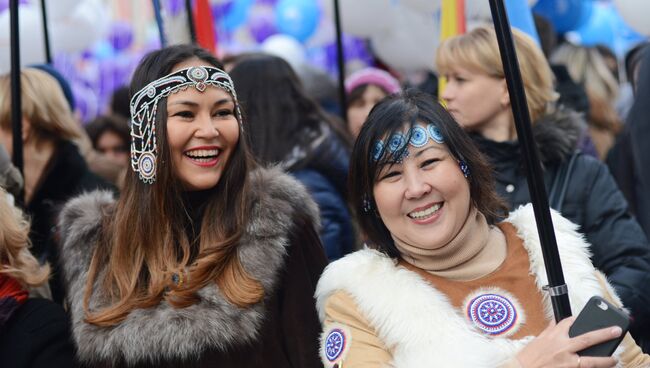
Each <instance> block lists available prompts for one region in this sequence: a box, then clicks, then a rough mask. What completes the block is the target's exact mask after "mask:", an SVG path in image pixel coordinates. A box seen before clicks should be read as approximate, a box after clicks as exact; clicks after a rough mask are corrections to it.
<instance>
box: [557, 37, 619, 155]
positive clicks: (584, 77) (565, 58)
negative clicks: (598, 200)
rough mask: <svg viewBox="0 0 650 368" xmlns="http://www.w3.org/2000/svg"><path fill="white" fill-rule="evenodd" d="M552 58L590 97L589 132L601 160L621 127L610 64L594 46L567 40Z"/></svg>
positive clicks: (616, 86) (616, 93) (617, 89)
mask: <svg viewBox="0 0 650 368" xmlns="http://www.w3.org/2000/svg"><path fill="white" fill-rule="evenodd" d="M551 61H552V62H554V63H558V64H564V65H566V67H567V69H568V70H569V74H570V75H571V78H573V80H574V81H575V82H576V83H579V84H582V85H583V86H584V87H585V90H586V92H587V97H588V98H589V114H588V116H587V121H588V123H589V134H590V135H591V139H592V140H593V141H594V144H595V145H596V150H597V151H598V155H599V156H600V159H601V160H604V159H605V157H606V156H607V152H609V149H610V148H611V147H612V146H613V145H614V141H615V139H616V135H617V134H618V132H619V131H620V129H621V121H620V118H619V116H618V114H617V113H616V108H615V106H614V102H615V101H616V99H617V98H618V93H619V85H618V80H617V79H616V74H614V73H613V70H612V69H613V68H612V66H611V65H608V64H607V59H605V57H604V56H603V53H601V52H600V51H599V50H598V49H597V48H596V47H584V46H576V45H572V44H569V43H565V44H563V45H561V46H560V47H558V48H557V49H556V50H555V52H554V53H553V55H552V56H551ZM614 69H615V68H614Z"/></svg>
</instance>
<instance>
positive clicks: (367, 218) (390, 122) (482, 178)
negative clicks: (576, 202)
mask: <svg viewBox="0 0 650 368" xmlns="http://www.w3.org/2000/svg"><path fill="white" fill-rule="evenodd" d="M418 123H421V124H425V125H426V124H434V125H435V126H436V127H438V129H439V130H440V133H442V136H443V137H444V138H445V145H446V146H447V149H448V150H449V153H450V154H451V155H452V156H453V157H454V158H455V159H456V160H459V161H461V160H462V161H465V163H466V164H467V166H468V167H469V170H470V173H471V174H470V176H469V178H468V180H469V189H470V198H471V201H472V204H473V205H474V206H475V207H476V208H477V209H478V210H479V211H480V212H481V213H483V215H485V217H486V219H487V221H488V223H489V224H494V223H495V222H496V221H498V220H499V219H500V218H501V217H502V216H504V215H506V214H507V207H506V206H505V204H504V202H503V200H502V199H501V198H500V197H499V196H498V194H497V193H496V191H495V189H494V178H493V172H492V169H491V167H490V165H489V164H488V162H487V160H486V159H485V158H484V157H483V155H482V154H481V153H480V152H479V150H478V148H477V147H476V146H475V145H474V143H473V142H472V140H471V138H470V137H469V136H468V135H467V133H465V132H464V131H463V129H462V128H461V127H460V125H458V123H456V122H455V121H454V119H453V118H452V116H451V115H450V114H449V113H448V112H447V110H445V108H444V107H442V106H441V105H440V104H439V103H438V102H436V101H434V100H433V99H432V98H431V96H430V95H428V94H425V93H422V92H418V91H416V90H407V91H406V92H403V93H400V94H397V95H392V96H388V97H385V98H384V99H383V100H381V101H380V102H379V103H378V104H377V105H375V107H373V109H372V110H371V111H370V114H369V115H368V118H367V120H366V122H365V124H363V127H362V128H361V132H360V133H359V136H358V137H357V141H356V143H355V145H354V148H353V150H352V158H351V161H350V174H349V175H348V177H349V187H350V196H351V198H352V207H353V209H354V211H355V212H356V215H357V219H358V221H359V224H360V226H361V229H362V230H363V231H364V232H365V234H366V235H367V236H368V238H369V240H370V241H371V243H373V244H375V245H376V246H377V247H379V249H381V250H382V251H383V252H385V253H386V254H388V255H389V256H391V257H398V256H399V252H398V250H397V248H396V247H395V244H394V243H393V238H392V237H391V235H390V232H389V231H388V229H387V228H386V225H384V223H383V221H382V220H381V218H380V217H379V216H378V215H377V213H376V210H374V209H376V205H375V200H374V196H373V188H374V186H375V182H376V180H377V176H378V175H379V171H380V170H381V167H382V166H383V165H384V164H387V163H388V164H389V163H390V162H395V161H396V157H399V156H401V155H402V154H403V152H400V150H397V151H396V152H393V153H390V152H389V151H388V150H384V153H383V154H382V155H381V156H380V157H379V158H378V159H377V160H375V159H374V158H373V155H374V154H375V152H373V148H374V147H375V142H377V141H378V140H381V139H384V138H385V137H387V136H392V135H393V134H394V133H395V132H398V131H403V130H404V127H405V125H406V126H409V128H410V127H413V126H414V125H415V124H418ZM405 138H406V141H407V142H408V141H409V140H410V138H411V137H410V136H407V137H405ZM407 146H408V145H406V146H405V147H404V148H402V150H405V149H408V148H407ZM364 202H365V203H364Z"/></svg>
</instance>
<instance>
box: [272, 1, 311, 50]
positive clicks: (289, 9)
mask: <svg viewBox="0 0 650 368" xmlns="http://www.w3.org/2000/svg"><path fill="white" fill-rule="evenodd" d="M319 19H320V9H319V7H318V3H317V2H316V1H313V0H280V2H278V4H277V5H276V7H275V22H276V27H277V29H278V30H279V31H280V33H284V34H286V35H289V36H292V37H294V38H295V39H297V40H298V41H300V42H304V41H306V40H307V39H308V38H309V37H310V36H311V35H312V34H313V33H314V31H315V30H316V28H318V22H319Z"/></svg>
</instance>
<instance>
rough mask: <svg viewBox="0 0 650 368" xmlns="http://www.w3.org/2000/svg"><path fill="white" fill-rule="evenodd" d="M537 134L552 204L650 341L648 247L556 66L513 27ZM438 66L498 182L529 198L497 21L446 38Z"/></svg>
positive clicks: (510, 195) (458, 115) (511, 195)
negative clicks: (561, 96) (556, 77)
mask: <svg viewBox="0 0 650 368" xmlns="http://www.w3.org/2000/svg"><path fill="white" fill-rule="evenodd" d="M513 36H514V41H515V47H516V49H517V57H518V59H519V65H520V69H521V75H522V78H523V82H524V87H525V89H526V99H527V102H528V108H529V112H530V116H531V120H532V121H533V136H534V139H535V141H536V143H537V146H538V147H539V153H540V160H541V161H542V165H543V168H544V183H545V186H546V190H547V193H549V197H550V200H549V202H550V204H551V206H552V207H553V208H554V209H556V210H557V211H559V212H561V213H562V215H563V216H564V217H566V218H568V219H569V220H571V221H572V222H573V223H575V224H577V225H579V226H580V230H581V232H582V233H584V234H585V236H586V238H587V240H588V241H589V243H590V244H591V248H590V250H591V252H592V254H593V256H592V258H591V260H592V262H593V264H594V266H595V267H596V268H597V269H599V270H600V271H602V272H603V273H605V274H606V275H607V276H608V278H609V281H610V282H611V283H612V285H613V286H614V288H615V289H616V291H617V292H618V294H619V296H620V297H621V299H622V300H623V304H624V305H625V306H626V307H627V308H629V309H630V310H631V312H632V315H633V317H634V319H635V323H634V324H633V326H632V334H633V336H635V338H640V339H641V340H642V341H641V343H643V340H650V339H649V338H650V334H649V333H648V331H650V310H648V307H647V306H648V305H650V283H648V282H647V280H648V279H650V247H649V246H648V240H647V238H646V236H645V234H644V233H643V230H642V229H641V227H640V226H639V223H638V222H637V221H636V219H635V218H633V217H632V216H631V215H630V213H629V208H628V204H627V201H626V200H625V198H624V196H623V194H622V193H621V191H620V190H619V189H618V186H617V185H616V183H615V181H614V179H613V177H612V175H611V174H610V173H609V171H608V170H607V167H606V166H605V165H604V164H603V163H602V162H600V161H598V160H597V159H595V158H593V157H590V156H587V155H585V154H582V153H580V152H578V151H577V148H578V139H579V137H580V134H581V133H582V129H583V128H582V127H583V124H584V121H583V120H582V119H581V117H580V116H579V115H578V114H577V113H575V112H572V111H569V110H567V109H564V108H562V107H558V106H556V104H555V99H556V95H557V94H556V93H555V90H554V87H553V76H552V72H551V69H550V67H549V65H548V62H547V61H546V59H545V57H544V55H543V53H542V51H541V50H540V49H539V47H538V46H537V44H536V43H535V41H533V40H532V39H531V38H530V37H528V36H526V35H525V34H523V33H521V32H519V31H517V30H514V31H513ZM436 64H437V70H438V71H439V72H440V75H441V76H443V77H445V78H446V79H447V86H446V88H445V90H444V91H443V92H442V93H441V97H442V98H443V99H444V100H445V102H446V104H447V108H448V110H449V112H451V114H452V115H453V116H454V119H455V120H456V121H457V122H458V123H459V124H460V125H461V126H463V128H464V129H465V130H466V131H468V132H469V133H470V136H471V137H472V139H473V140H474V142H475V143H477V145H478V146H479V148H480V150H481V152H482V153H483V154H485V155H486V156H488V158H489V160H490V163H491V164H492V165H493V167H494V169H495V179H496V189H497V192H498V193H499V195H500V196H501V197H502V198H504V199H505V200H506V202H507V203H508V205H509V208H510V209H516V208H517V207H519V206H521V205H524V204H526V203H529V202H530V194H529V192H528V185H527V182H526V172H525V171H524V164H523V162H522V160H521V156H520V154H519V152H520V150H519V142H518V140H517V136H516V131H515V125H514V119H513V116H512V112H511V108H510V96H509V94H508V89H507V86H506V81H505V77H504V72H503V66H502V64H501V57H500V54H499V46H498V44H497V40H496V34H495V32H494V28H491V27H479V28H476V29H474V30H472V31H471V32H469V33H466V34H464V35H461V36H457V37H453V38H451V39H449V40H446V41H444V42H442V43H441V45H440V46H439V48H438V51H437V57H436Z"/></svg>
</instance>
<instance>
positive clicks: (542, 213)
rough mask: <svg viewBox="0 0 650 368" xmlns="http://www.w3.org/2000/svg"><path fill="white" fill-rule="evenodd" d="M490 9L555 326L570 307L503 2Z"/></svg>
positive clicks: (494, 1)
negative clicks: (522, 161) (540, 247)
mask: <svg viewBox="0 0 650 368" xmlns="http://www.w3.org/2000/svg"><path fill="white" fill-rule="evenodd" d="M490 9H491V10H492V21H493V22H494V28H495V30H496V34H497V40H498V42H499V51H500V53H501V61H502V62H503V69H504V72H505V77H506V83H507V84H508V93H509V94H510V104H511V106H512V114H513V116H514V119H515V126H516V128H517V137H518V139H519V144H520V145H519V146H520V148H521V154H522V155H523V157H524V162H525V164H526V175H527V181H528V190H529V191H530V196H531V201H532V203H533V209H534V212H535V221H536V222H537V231H538V232H539V237H540V241H541V245H542V253H543V255H544V265H545V266H546V274H547V276H548V282H549V285H548V292H549V294H550V296H551V302H552V304H553V312H554V314H555V320H556V322H559V321H560V320H562V319H564V318H566V317H569V316H571V305H570V304H569V295H568V288H567V286H566V283H565V282H564V274H563V273H562V263H561V262H560V255H559V253H558V248H557V241H556V239H555V232H554V230H553V222H552V220H551V211H550V209H549V205H548V197H547V196H546V190H545V188H544V179H543V177H542V166H541V164H540V161H539V153H538V149H537V146H536V144H535V141H534V140H533V133H532V128H531V122H530V115H529V114H528V104H527V103H526V93H525V91H524V84H523V81H522V79H521V72H520V70H519V62H518V61H517V52H516V50H515V46H514V42H513V40H512V32H511V30H510V22H509V21H508V15H507V13H506V7H505V5H504V3H503V0H490Z"/></svg>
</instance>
